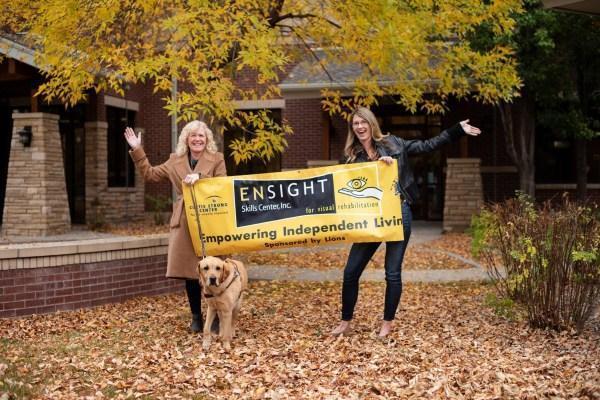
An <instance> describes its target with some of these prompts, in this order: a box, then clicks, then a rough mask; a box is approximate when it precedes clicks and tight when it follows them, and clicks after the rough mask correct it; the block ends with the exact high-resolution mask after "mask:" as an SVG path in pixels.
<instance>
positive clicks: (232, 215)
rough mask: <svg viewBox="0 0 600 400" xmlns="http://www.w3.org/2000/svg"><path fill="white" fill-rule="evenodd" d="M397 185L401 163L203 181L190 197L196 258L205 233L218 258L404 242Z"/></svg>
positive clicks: (189, 189)
mask: <svg viewBox="0 0 600 400" xmlns="http://www.w3.org/2000/svg"><path fill="white" fill-rule="evenodd" d="M397 182H398V168H397V165H396V161H395V160H394V163H393V164H391V165H387V164H385V163H384V162H370V163H358V164H346V165H335V166H329V167H321V168H310V169H303V170H297V171H285V172H276V173H268V174H256V175H241V176H228V177H218V178H207V179H200V180H199V181H198V182H196V184H195V185H194V186H192V187H190V186H189V185H183V198H184V204H185V212H186V217H187V221H188V228H189V230H190V235H191V237H192V242H193V244H194V250H195V252H196V254H197V255H198V256H201V255H202V245H201V241H200V232H202V234H203V235H204V243H205V251H206V255H219V254H228V253H239V252H246V251H255V250H265V249H274V248H282V247H294V246H316V245H323V244H332V243H340V242H380V241H393V240H403V238H404V234H403V229H402V212H401V207H400V195H399V194H398V191H397V189H396V185H397ZM198 223H200V227H199V226H198Z"/></svg>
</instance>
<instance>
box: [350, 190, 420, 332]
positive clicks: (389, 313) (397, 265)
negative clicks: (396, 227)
mask: <svg viewBox="0 0 600 400" xmlns="http://www.w3.org/2000/svg"><path fill="white" fill-rule="evenodd" d="M411 222H412V212H411V210H410V206H409V205H408V203H406V202H402V225H403V228H404V240H402V241H396V242H386V243H385V281H386V287H385V307H384V310H383V319H384V320H386V321H391V320H393V319H394V317H395V315H396V310H397V309H398V304H400V296H401V295H402V260H403V259H404V252H405V251H406V246H407V245H408V240H409V239H410V226H411ZM380 244H381V242H373V243H354V244H353V245H352V248H351V249H350V254H349V255H348V261H347V262H346V268H344V283H343V285H342V320H344V321H350V320H351V319H352V316H353V315H354V306H355V305H356V300H357V299H358V281H359V279H360V276H361V275H362V273H363V271H364V270H365V267H366V266H367V264H368V263H369V260H370V259H371V257H372V256H373V254H374V253H375V251H376V250H377V248H378V247H379V245H380Z"/></svg>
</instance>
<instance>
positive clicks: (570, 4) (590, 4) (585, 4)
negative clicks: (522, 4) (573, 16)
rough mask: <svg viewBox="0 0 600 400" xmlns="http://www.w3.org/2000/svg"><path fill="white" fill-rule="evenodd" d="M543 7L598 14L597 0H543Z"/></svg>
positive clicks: (598, 5)
mask: <svg viewBox="0 0 600 400" xmlns="http://www.w3.org/2000/svg"><path fill="white" fill-rule="evenodd" d="M543 2H544V8H553V9H556V10H561V11H569V12H576V13H582V14H590V15H600V1H599V0H543Z"/></svg>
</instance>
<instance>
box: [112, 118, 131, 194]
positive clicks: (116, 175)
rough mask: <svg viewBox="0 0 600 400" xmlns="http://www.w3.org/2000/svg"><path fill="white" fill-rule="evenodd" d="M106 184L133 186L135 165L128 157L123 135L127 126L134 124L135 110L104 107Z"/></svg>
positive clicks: (127, 148) (127, 147) (127, 146)
mask: <svg viewBox="0 0 600 400" xmlns="http://www.w3.org/2000/svg"><path fill="white" fill-rule="evenodd" d="M106 121H107V122H108V133H107V136H108V137H107V161H108V186H109V187H133V186H135V167H134V165H133V161H132V160H131V157H129V145H128V144H127V142H126V141H125V138H124V137H123V132H124V131H125V127H127V126H131V127H133V126H135V111H130V110H125V109H123V108H116V107H106Z"/></svg>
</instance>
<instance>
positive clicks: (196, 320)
mask: <svg viewBox="0 0 600 400" xmlns="http://www.w3.org/2000/svg"><path fill="white" fill-rule="evenodd" d="M203 325H204V321H202V314H192V324H191V325H190V331H192V333H198V332H200V331H201V330H202V326H203Z"/></svg>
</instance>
